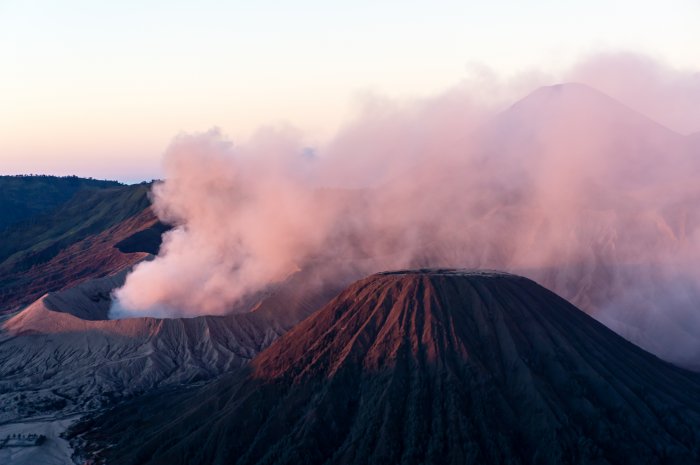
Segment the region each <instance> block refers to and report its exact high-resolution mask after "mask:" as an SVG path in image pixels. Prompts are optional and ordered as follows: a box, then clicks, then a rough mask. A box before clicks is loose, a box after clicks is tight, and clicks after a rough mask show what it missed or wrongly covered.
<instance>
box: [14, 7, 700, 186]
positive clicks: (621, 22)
mask: <svg viewBox="0 0 700 465" xmlns="http://www.w3.org/2000/svg"><path fill="white" fill-rule="evenodd" d="M698 18H700V5H699V4H698V3H697V2H695V1H691V0H686V1H670V2H663V3H659V2H653V1H642V2H639V1H631V0H623V1H617V2H614V3H611V2H604V1H597V0H596V1H589V2H573V1H564V2H552V1H537V2H527V3H526V4H525V3H522V2H515V1H496V2H453V1H447V2H437V3H436V2H396V1H389V2H364V1H360V2H346V3H344V4H338V3H334V4H332V5H330V4H325V3H323V2H318V1H313V0H307V1H301V2H291V3H290V2H280V1H263V2H256V3H255V4H254V5H253V4H248V3H244V2H216V1H204V2H197V3H196V4H195V3H191V2H179V1H177V2H165V1H155V2H147V3H144V2H135V1H127V2H117V3H105V2H99V3H95V2H88V1H62V2H51V1H33V2H26V1H13V0H10V1H3V2H1V3H0V59H1V60H2V63H3V72H2V73H0V94H1V95H2V104H1V105H0V157H1V160H2V163H1V164H0V172H2V173H18V172H24V173H28V172H42V173H54V174H78V175H84V176H95V177H102V178H110V179H113V178H118V179H121V180H124V181H139V180H143V179H151V178H154V177H162V175H163V172H162V170H161V168H160V156H161V154H162V152H163V149H164V147H166V146H167V145H168V143H169V141H170V139H171V138H172V137H173V136H175V135H176V134H178V133H180V132H197V131H205V130H208V129H209V128H211V127H213V126H217V127H220V128H222V130H223V131H224V132H225V133H226V134H228V135H229V137H230V138H231V139H232V140H234V141H235V142H238V141H243V140H247V139H249V138H250V137H251V136H252V135H253V134H254V133H255V132H256V131H257V129H258V128H259V127H260V126H263V125H270V124H272V125H279V124H288V125H292V126H294V127H297V128H299V130H300V131H301V133H302V134H303V139H304V144H305V145H308V146H317V145H320V144H322V143H324V142H327V141H328V139H330V138H332V136H333V134H335V133H336V131H337V129H338V128H339V127H340V126H342V125H343V124H344V122H346V121H347V119H348V118H349V117H351V116H352V115H354V114H355V113H356V112H357V111H358V108H361V107H362V103H361V102H362V100H363V97H362V96H364V95H367V94H368V93H369V94H378V95H384V96H388V97H390V98H399V99H402V98H409V99H410V98H421V97H426V96H430V95H434V94H437V93H440V92H442V91H444V90H445V89H446V88H449V87H453V86H454V85H457V84H458V83H460V82H462V81H463V80H465V79H466V80H477V81H478V80H480V79H483V77H484V72H485V70H490V71H489V72H493V73H494V74H495V76H498V79H499V80H501V79H506V80H510V79H513V78H514V77H515V76H521V75H528V76H530V77H532V75H533V73H534V74H536V75H538V76H539V77H543V78H544V79H540V80H541V81H543V82H542V83H543V84H544V83H552V82H559V81H561V80H562V77H563V74H564V73H565V70H566V69H568V68H570V67H571V66H572V64H573V63H574V62H577V61H579V60H580V59H582V57H587V56H589V55H591V54H598V53H609V52H617V51H621V50H623V51H631V52H634V53H641V54H644V55H648V56H651V57H653V58H655V59H661V61H663V62H664V63H665V65H668V66H669V67H671V68H673V69H687V70H691V71H693V70H697V68H698V61H697V57H698V54H697V50H695V48H694V47H692V46H691V44H697V43H700V30H699V29H698V28H697V27H696V25H697V22H698ZM543 75H544V76H543ZM602 90H605V89H602ZM618 97H619V96H618ZM358 102H360V103H358ZM627 103H628V104H629V102H627ZM688 105H695V107H697V106H698V105H697V104H695V103H688ZM642 110H643V109H642ZM657 119H658V118H657ZM678 129H679V130H680V129H681V128H678Z"/></svg>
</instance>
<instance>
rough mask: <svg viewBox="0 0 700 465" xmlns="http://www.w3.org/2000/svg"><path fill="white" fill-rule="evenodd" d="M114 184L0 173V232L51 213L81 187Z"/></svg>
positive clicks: (77, 178) (106, 186) (100, 181)
mask: <svg viewBox="0 0 700 465" xmlns="http://www.w3.org/2000/svg"><path fill="white" fill-rule="evenodd" d="M117 186H120V184H119V183H118V182H116V181H102V180H97V179H85V178H79V177H77V176H64V177H59V176H0V231H1V230H3V229H5V228H7V227H8V226H10V225H12V224H15V223H19V222H20V221H23V220H28V219H31V218H34V217H37V216H40V215H45V214H47V213H50V212H52V211H53V210H55V209H56V208H58V207H60V206H61V205H63V204H64V203H65V202H67V201H68V200H70V199H71V198H72V197H73V196H74V195H75V194H76V193H77V192H78V191H80V190H82V189H86V188H91V189H104V188H108V187H117Z"/></svg>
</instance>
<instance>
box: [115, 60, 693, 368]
mask: <svg viewBox="0 0 700 465" xmlns="http://www.w3.org/2000/svg"><path fill="white" fill-rule="evenodd" d="M533 76H538V75H536V74H532V73H531V74H529V75H528V77H523V78H520V79H514V80H511V81H509V82H503V81H498V80H497V79H495V78H493V77H489V74H488V73H481V74H480V75H479V77H478V79H471V80H468V81H465V82H464V83H462V84H461V85H459V86H457V87H455V88H453V89H450V90H448V91H446V92H445V93H443V94H442V95H439V96H436V97H434V98H431V99H425V100H421V101H415V102H410V103H406V102H394V101H389V100H386V99H382V98H378V97H371V98H367V100H366V102H365V105H364V107H363V111H361V112H360V113H359V114H358V116H357V117H356V118H355V119H354V120H353V121H351V122H350V123H349V124H348V125H346V126H345V128H344V129H343V130H342V131H340V133H339V134H338V135H337V136H336V137H335V138H334V139H333V140H331V141H329V142H328V143H327V144H324V145H323V146H322V147H317V148H314V149H313V150H311V149H309V148H308V147H305V145H304V142H303V136H302V135H301V134H299V133H297V132H296V131H294V130H292V129H289V128H267V129H263V130H261V131H260V132H259V133H258V134H257V135H256V136H255V137H254V138H252V139H251V140H250V141H248V142H246V143H245V144H242V145H240V146H237V145H234V144H233V143H231V142H230V141H228V140H227V138H226V137H225V136H223V135H222V134H221V132H220V131H218V130H211V131H209V132H206V133H202V134H193V135H182V136H179V137H177V138H176V139H175V140H174V141H173V143H172V144H171V146H170V147H169V148H168V150H167V151H166V154H165V159H164V167H165V181H163V182H162V183H159V184H157V185H156V186H155V187H154V190H153V200H154V208H155V209H156V212H157V213H158V215H159V217H160V218H161V219H163V220H164V221H166V222H169V223H172V224H174V225H176V228H175V229H173V230H172V231H171V232H169V233H167V235H166V237H165V241H164V244H163V247H162V250H161V253H160V254H159V256H158V257H157V258H156V259H155V260H153V261H150V262H145V263H142V264H140V265H139V266H138V267H137V268H136V269H135V270H134V271H133V272H132V273H131V274H130V275H129V277H128V279H127V282H126V284H125V286H124V287H123V288H121V289H119V290H118V291H117V292H116V297H117V300H116V304H115V307H114V308H113V310H112V315H113V316H114V317H125V316H141V315H158V316H195V315H201V314H223V313H227V312H230V311H232V310H233V309H235V308H236V306H237V304H238V303H240V302H241V301H242V300H245V299H246V298H248V297H250V296H251V295H254V294H256V293H259V292H262V291H264V290H265V289H266V288H267V287H268V286H269V285H270V284H273V283H276V282H280V281H282V280H283V279H285V277H287V276H289V275H290V274H292V273H294V272H296V271H298V270H300V269H304V268H306V267H310V266H313V265H314V264H318V263H327V264H328V263H345V264H348V263H350V264H352V269H354V270H356V271H357V272H358V273H370V272H374V271H379V270H383V269H389V268H397V267H406V266H456V267H467V268H498V269H505V270H511V271H515V272H518V273H522V274H526V275H528V276H531V277H533V278H534V279H536V280H538V281H539V282H541V283H542V284H544V285H546V286H547V287H549V288H551V289H553V290H554V291H556V292H558V293H560V294H561V295H563V296H564V297H566V298H568V299H570V300H572V301H574V303H576V304H578V305H580V306H581V307H583V308H584V309H585V310H586V311H588V312H589V313H591V314H593V315H594V316H596V317H597V318H599V319H601V320H602V321H604V322H606V323H607V324H609V325H610V326H612V327H613V328H614V329H616V330H618V331H620V332H622V333H623V334H624V335H625V336H627V337H629V338H631V339H633V340H634V341H636V342H638V343H641V344H643V345H644V346H645V347H647V348H649V349H651V350H653V351H655V352H656V353H658V354H660V355H662V356H665V357H667V358H670V359H672V360H675V361H679V362H681V363H685V364H693V363H696V362H695V360H700V358H698V356H700V314H699V313H698V312H697V311H696V309H697V307H698V303H699V302H700V285H699V283H700V279H699V278H700V276H698V272H697V271H696V270H695V268H696V267H695V266H694V265H693V264H694V263H697V261H696V260H697V259H698V258H700V254H699V252H700V228H699V227H698V226H700V223H699V221H700V207H699V205H700V202H698V200H700V189H699V188H698V187H696V185H697V183H696V179H697V174H698V168H699V167H700V164H699V163H698V157H700V151H699V148H700V143H699V142H698V141H699V140H698V138H696V137H687V136H685V135H684V134H686V133H690V132H693V131H695V130H697V129H700V127H698V122H700V119H699V118H698V116H699V115H698V114H697V108H700V105H680V104H679V102H686V101H691V102H693V101H697V99H698V98H699V97H700V92H699V89H700V85H699V84H698V76H697V74H693V73H687V72H683V71H677V70H671V69H669V68H668V67H665V66H664V65H663V64H660V63H658V62H655V61H653V60H650V59H648V58H645V57H640V56H636V55H624V54H623V55H606V56H596V57H593V58H590V59H588V60H586V61H585V62H582V63H580V64H579V65H577V66H576V67H574V68H573V69H572V70H570V71H569V72H568V73H567V74H566V78H567V79H570V80H575V81H578V82H583V83H588V84H590V86H586V85H581V84H566V85H557V86H548V87H543V88H540V89H538V90H535V91H534V92H532V93H531V94H529V95H528V96H527V97H526V98H524V99H522V100H520V101H518V102H517V103H515V104H514V105H512V106H508V105H507V104H506V103H505V102H508V100H509V99H510V98H512V96H513V95H514V94H517V93H520V92H521V89H522V88H523V87H524V86H528V87H531V88H534V87H537V86H536V85H535V84H538V85H539V84H541V82H538V81H540V80H543V79H545V78H543V77H541V76H539V77H533ZM625 82H626V83H627V85H625ZM595 88H597V89H602V90H604V91H605V93H603V92H599V91H598V90H595ZM485 90H488V91H489V94H490V95H485V94H484V92H485ZM610 96H612V97H610ZM623 102H624V103H623ZM640 112H641V113H640ZM649 116H651V117H653V119H652V118H649ZM655 120H656V121H655ZM660 123H661V124H660ZM698 365H699V366H700V363H698Z"/></svg>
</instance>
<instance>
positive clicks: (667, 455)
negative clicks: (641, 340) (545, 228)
mask: <svg viewBox="0 0 700 465" xmlns="http://www.w3.org/2000/svg"><path fill="white" fill-rule="evenodd" d="M699 394H700V378H699V377H698V376H697V375H696V374H693V373H690V372H687V371H684V370H682V369H679V368H676V367H674V366H673V365H670V364H668V363H665V362H663V361H661V360H659V359H658V358H656V357H655V356H653V355H651V354H649V353H647V352H645V351H643V350H642V349H640V348H638V347H636V346H634V345H633V344H631V343H629V342H627V341H625V340H624V339H622V338H621V337H619V336H617V335H616V334H614V333H613V332H612V331H610V330H608V329H607V328H605V327H604V326H603V325H601V324H599V323H597V322H596V321H595V320H593V319H592V318H590V317H588V316H587V315H585V314H584V313H583V312H581V311H580V310H578V309H576V308H575V307H573V306H572V305H571V304H569V303H568V302H566V301H564V300H563V299H561V298H559V297H558V296H556V295H555V294H553V293H551V292H550V291H548V290H546V289H544V288H542V287H541V286H539V285H537V284H536V283H534V282H533V281H530V280H528V279H525V278H520V277H517V276H513V275H508V274H502V273H496V272H467V271H461V270H416V271H400V272H391V273H380V274H377V275H373V276H370V277H368V278H366V279H363V280H360V281H358V282H356V283H355V284H353V285H351V286H350V287H348V288H347V289H346V290H345V291H344V292H342V293H341V294H340V295H339V296H338V297H336V298H335V299H334V300H332V301H331V302H330V303H328V304H327V305H326V306H325V307H324V308H323V309H321V310H320V311H319V312H317V313H315V314H314V315H312V316H311V317H310V318H308V319H307V320H305V321H304V322H302V323H301V324H299V325H298V326H296V327H295V328H294V329H293V330H291V331H290V332H288V333H287V334H286V335H284V336H283V337H282V338H280V339H279V340H278V341H277V342H275V343H273V344H272V345H271V346H270V347H269V348H268V349H267V350H265V351H263V352H262V353H261V354H260V355H258V356H257V357H256V358H255V359H254V360H253V362H252V363H251V364H250V365H249V366H248V368H247V369H243V370H240V371H238V372H235V373H232V374H230V375H229V376H227V377H224V378H222V379H221V380H219V381H218V382H214V383H212V384H210V385H207V386H204V387H198V388H190V389H188V390H184V391H180V392H170V393H169V395H163V393H156V394H154V395H150V396H146V397H144V398H142V399H139V400H136V401H134V402H131V403H128V404H126V405H124V406H121V407H118V408H117V409H115V410H113V411H110V412H108V413H107V414H105V415H100V416H97V417H96V418H94V419H93V420H92V421H89V422H86V423H82V424H81V425H79V426H77V427H76V428H74V429H73V433H72V434H73V435H74V436H76V437H78V440H77V441H76V444H83V445H84V447H83V452H84V453H88V454H89V451H90V450H92V451H93V454H96V456H97V457H98V458H99V459H105V460H106V462H107V463H110V464H161V463H162V464H166V463H167V464H238V465H243V464H263V463H264V464H295V463H306V464H329V463H343V464H388V463H390V464H406V465H408V464H445V463H455V464H456V463H463V464H464V463H466V464H481V463H490V464H506V463H507V464H528V463H537V464H559V463H570V464H579V463H580V464H583V463H600V464H627V463H697V461H698V460H699V459H700V447H699V446H698V444H700V401H699V400H698V399H699V398H700V397H698V395H699ZM83 433H85V434H83Z"/></svg>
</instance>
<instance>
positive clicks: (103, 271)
mask: <svg viewBox="0 0 700 465" xmlns="http://www.w3.org/2000/svg"><path fill="white" fill-rule="evenodd" d="M149 189H150V186H149V185H146V184H139V185H132V186H115V187H109V188H103V189H83V190H81V191H79V192H78V193H76V194H75V195H74V196H73V197H72V198H71V199H70V200H69V201H67V202H65V203H64V204H63V205H62V206H61V207H60V208H57V209H56V210H54V211H53V212H51V213H50V214H48V215H44V216H38V217H36V218H32V219H31V220H27V221H24V222H19V223H17V224H14V225H12V226H10V227H8V228H7V229H5V230H3V231H2V235H3V241H2V243H0V315H1V314H3V313H11V312H13V311H15V310H18V309H19V308H21V307H23V306H24V305H27V304H30V303H31V302H33V301H35V300H36V299H38V298H39V297H41V296H42V295H43V294H45V293H46V292H52V291H58V290H61V289H66V288H69V287H74V286H76V285H78V284H80V283H83V282H85V281H88V280H90V279H94V278H100V277H104V276H108V275H112V274H115V273H117V272H119V271H121V270H123V269H125V268H129V267H131V266H133V265H134V264H135V263H137V262H139V261H141V260H143V259H144V258H145V257H147V256H148V253H157V249H158V245H159V242H160V233H161V232H162V231H163V230H164V229H165V227H163V226H162V225H161V224H160V223H159V222H158V220H157V218H156V216H155V215H154V213H153V211H152V210H151V208H150V200H149V199H148V191H149ZM154 229H155V230H154ZM152 230H154V231H152ZM149 233H150V234H149ZM143 236H145V237H143ZM144 239H145V240H144ZM123 244H126V246H122V245H123ZM154 244H155V246H154ZM144 246H145V247H144Z"/></svg>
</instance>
